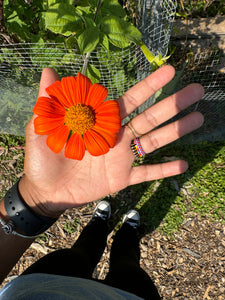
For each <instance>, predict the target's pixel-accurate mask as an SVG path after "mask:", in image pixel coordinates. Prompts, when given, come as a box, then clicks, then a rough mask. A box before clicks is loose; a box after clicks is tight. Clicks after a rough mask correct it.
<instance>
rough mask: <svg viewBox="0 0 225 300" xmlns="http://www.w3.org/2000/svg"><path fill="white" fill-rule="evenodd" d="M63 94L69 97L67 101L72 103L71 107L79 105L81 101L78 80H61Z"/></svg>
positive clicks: (72, 78) (73, 78)
mask: <svg viewBox="0 0 225 300" xmlns="http://www.w3.org/2000/svg"><path fill="white" fill-rule="evenodd" d="M61 84H62V89H63V93H64V94H65V96H66V97H67V100H68V101H69V102H70V105H71V106H74V105H76V104H78V103H79V99H78V98H77V91H76V89H77V88H78V86H77V80H76V77H73V76H70V77H63V78H62V80H61Z"/></svg>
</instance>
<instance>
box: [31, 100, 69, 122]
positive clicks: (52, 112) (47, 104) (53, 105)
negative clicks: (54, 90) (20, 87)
mask: <svg viewBox="0 0 225 300" xmlns="http://www.w3.org/2000/svg"><path fill="white" fill-rule="evenodd" d="M33 113H34V114H36V115H39V116H44V117H48V118H58V117H60V116H64V115H65V113H66V111H65V109H64V108H63V107H62V106H61V105H60V104H59V103H58V102H56V101H53V100H52V99H49V98H47V97H39V98H38V99H37V103H36V104H35V106H34V108H33Z"/></svg>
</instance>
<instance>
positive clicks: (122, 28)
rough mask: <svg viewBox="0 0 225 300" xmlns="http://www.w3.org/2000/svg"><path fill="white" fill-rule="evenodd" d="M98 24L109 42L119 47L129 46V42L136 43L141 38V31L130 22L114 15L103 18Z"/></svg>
mask: <svg viewBox="0 0 225 300" xmlns="http://www.w3.org/2000/svg"><path fill="white" fill-rule="evenodd" d="M100 26H101V30H102V31H103V32H104V33H105V34H106V35H107V36H108V38H109V40H110V42H111V43H112V44H113V45H115V46H117V47H120V48H125V47H127V46H129V43H130V42H134V43H136V44H138V43H139V42H140V41H141V38H142V34H141V32H140V31H139V30H138V29H137V28H136V27H135V26H134V25H133V24H132V23H130V22H127V21H125V20H123V19H121V18H118V17H116V16H110V17H105V18H103V20H102V21H101V25H100Z"/></svg>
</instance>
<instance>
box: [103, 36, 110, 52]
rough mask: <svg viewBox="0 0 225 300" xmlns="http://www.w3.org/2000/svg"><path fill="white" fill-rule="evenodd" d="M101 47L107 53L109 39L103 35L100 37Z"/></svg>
mask: <svg viewBox="0 0 225 300" xmlns="http://www.w3.org/2000/svg"><path fill="white" fill-rule="evenodd" d="M101 45H102V47H103V48H104V49H105V50H106V51H109V39H108V37H107V35H105V34H104V35H103V37H102V40H101Z"/></svg>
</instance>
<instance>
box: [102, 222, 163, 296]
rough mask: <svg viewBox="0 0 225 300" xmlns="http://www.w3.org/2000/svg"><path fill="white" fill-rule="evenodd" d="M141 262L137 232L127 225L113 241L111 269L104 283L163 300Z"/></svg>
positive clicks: (138, 294)
mask: <svg viewBox="0 0 225 300" xmlns="http://www.w3.org/2000/svg"><path fill="white" fill-rule="evenodd" d="M139 261H140V248H139V240H138V237H137V230H136V229H134V228H133V227H132V226H130V225H128V224H126V223H125V224H123V226H122V227H121V229H120V230H119V231H118V232H117V234H116V236H115V239H114V241H113V245H112V249H111V256H110V269H109V273H108V275H107V276H106V279H105V281H104V283H105V284H108V285H111V286H114V287H117V288H120V289H122V290H125V291H128V292H131V293H133V294H135V295H137V296H139V297H142V298H144V299H154V300H157V299H161V298H160V296H159V294H158V291H157V289H156V287H155V285H154V284H153V282H152V280H151V279H150V277H149V276H148V274H147V273H146V272H145V271H144V270H143V269H142V268H141V267H140V262H139Z"/></svg>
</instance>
